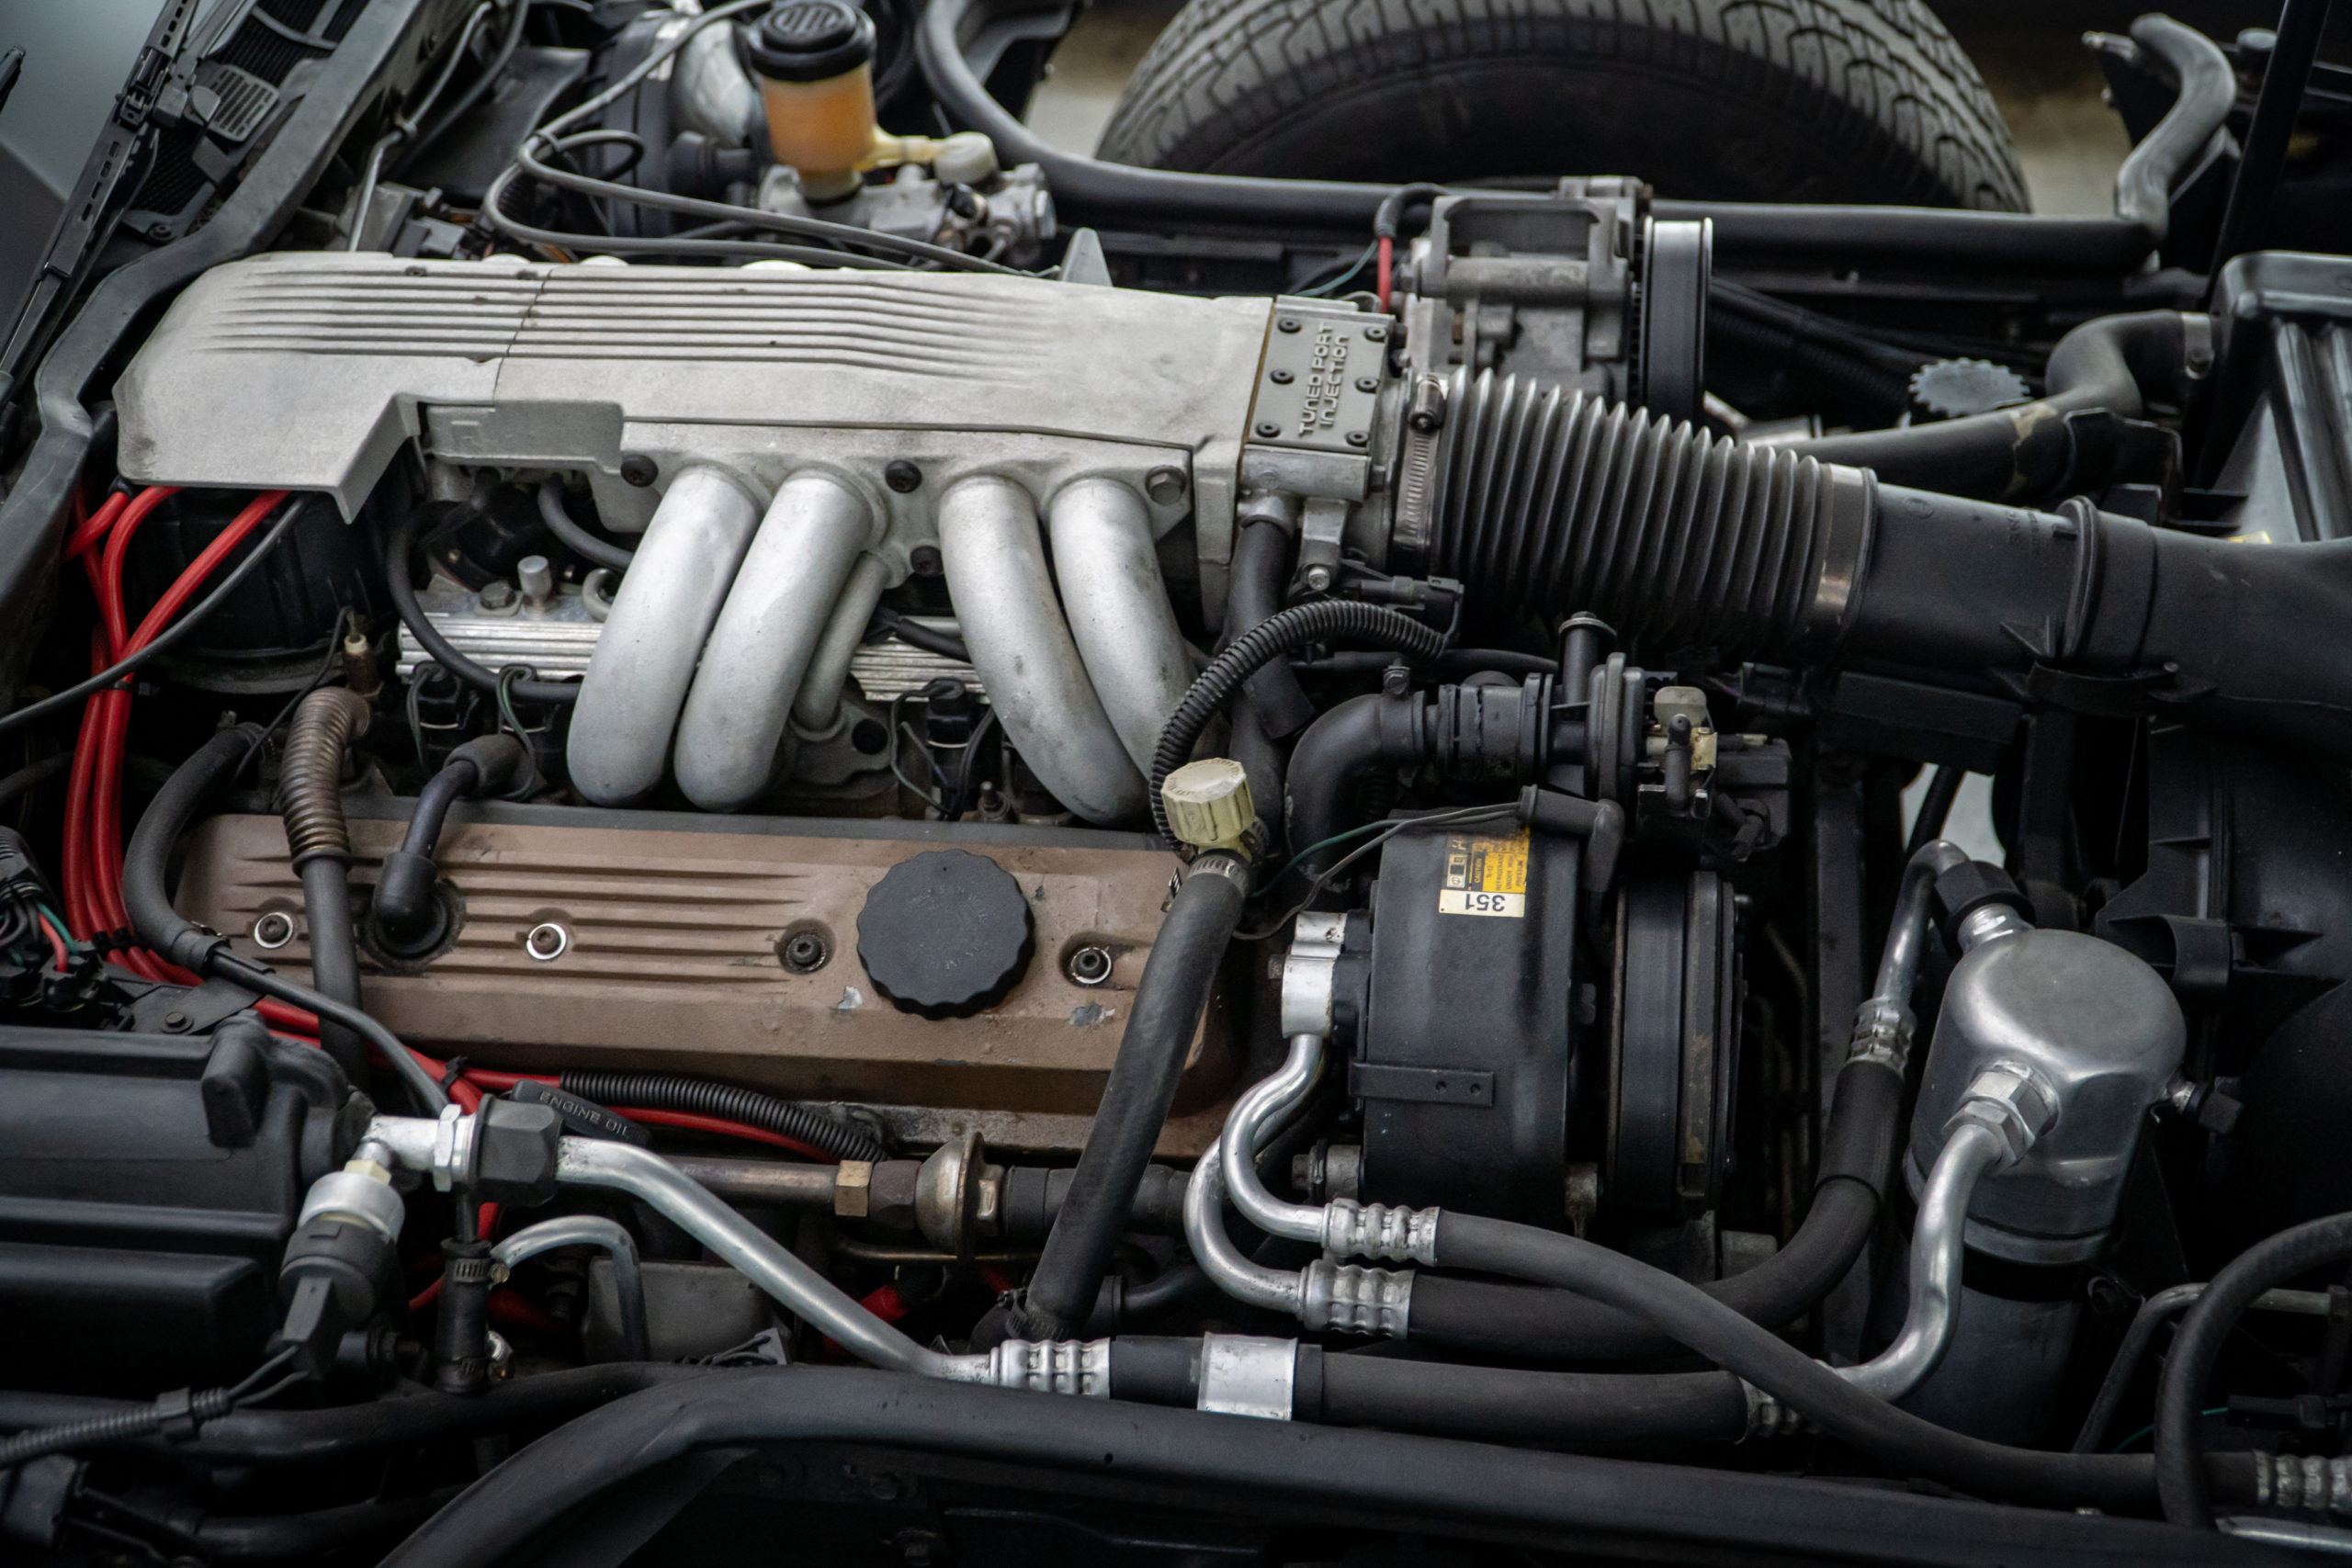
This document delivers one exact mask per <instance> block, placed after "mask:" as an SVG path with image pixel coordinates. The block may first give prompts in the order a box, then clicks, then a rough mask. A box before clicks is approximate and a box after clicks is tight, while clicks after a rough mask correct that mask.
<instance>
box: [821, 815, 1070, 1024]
mask: <svg viewBox="0 0 2352 1568" xmlns="http://www.w3.org/2000/svg"><path fill="white" fill-rule="evenodd" d="M1035 945H1036V936H1035V929H1034V926H1033V924H1032V922H1031V919H1030V917H1029V900H1028V899H1027V898H1026V897H1023V894H1022V892H1021V884H1019V883H1018V882H1015V881H1014V880H1013V879H1012V873H1010V872H1008V871H1006V870H1005V869H1004V868H1003V867H1002V866H1001V865H999V864H997V863H996V862H994V861H992V860H990V859H989V858H988V857H987V856H986V855H976V854H973V853H971V852H968V851H965V850H931V851H928V852H924V853H922V854H919V855H916V856H914V857H913V858H912V859H910V860H902V861H900V862H899V863H898V864H896V865H894V866H892V867H891V868H890V869H889V872H888V874H885V875H884V876H883V878H882V880H881V881H879V882H877V883H876V884H875V885H874V889H873V891H872V892H870V893H868V894H866V896H865V908H862V909H860V910H859V911H858V914H857V957H858V961H859V962H860V963H862V964H865V973H866V976H867V977H868V978H870V979H872V980H873V982H874V985H875V987H876V989H877V990H879V991H880V992H881V993H882V994H883V995H884V996H886V997H888V998H890V1000H891V1001H893V1002H894V1003H896V1004H897V1005H898V1006H899V1009H900V1010H902V1011H906V1012H911V1013H919V1014H921V1015H922V1017H924V1018H968V1017H970V1016H971V1015H972V1014H973V1013H976V1012H980V1011H983V1010H986V1009H988V1008H991V1007H994V1006H995V1005H996V1004H997V1003H998V1002H1001V1001H1002V1000H1003V999H1004V998H1005V996H1006V995H1007V994H1008V993H1009V992H1011V991H1012V987H1013V986H1014V985H1015V984H1017V983H1018V982H1019V981H1020V979H1021V976H1022V972H1023V970H1025V969H1026V968H1028V966H1029V955H1030V953H1032V952H1033V951H1034V950H1035Z"/></svg>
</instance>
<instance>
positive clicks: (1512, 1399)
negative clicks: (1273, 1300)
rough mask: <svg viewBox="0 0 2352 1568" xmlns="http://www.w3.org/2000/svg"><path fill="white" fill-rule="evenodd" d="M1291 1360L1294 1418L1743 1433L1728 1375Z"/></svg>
mask: <svg viewBox="0 0 2352 1568" xmlns="http://www.w3.org/2000/svg"><path fill="white" fill-rule="evenodd" d="M1414 1288H1415V1290H1416V1292H1418V1291H1419V1284H1418V1282H1417V1283H1416V1285H1415V1287H1414ZM1115 1353H1116V1352H1115V1350H1114V1354H1115ZM1301 1359H1302V1362H1303V1363H1304V1362H1306V1361H1309V1360H1311V1361H1312V1362H1314V1363H1315V1364H1316V1365H1317V1367H1318V1368H1319V1371H1320V1372H1321V1376H1320V1378H1319V1379H1313V1378H1302V1379H1301V1380H1300V1382H1301V1384H1302V1388H1303V1391H1304V1390H1312V1391H1313V1394H1312V1398H1313V1403H1312V1404H1311V1405H1310V1406H1308V1407H1306V1408H1301V1409H1298V1410H1296V1411H1295V1413H1294V1414H1295V1416H1297V1417H1298V1418H1299V1419H1301V1420H1306V1421H1320V1422H1325V1423H1328V1424H1329V1425H1331V1426H1335V1427H1386V1428H1388V1429H1389V1430H1391V1431H1399V1432H1430V1433H1436V1434H1441V1435H1444V1436H1449V1437H1457V1438H1476V1439H1478V1440H1479V1441H1481V1442H1489V1443H1492V1442H1510V1441H1522V1442H1538V1443H1552V1444H1559V1445H1563V1446H1570V1447H1576V1448H1604V1447H1613V1446H1617V1445H1621V1444H1625V1443H1643V1442H1660V1441H1668V1442H1732V1441H1736V1440H1737V1439H1738V1438H1742V1437H1745V1436H1746V1435H1747V1427H1748V1412H1747V1392H1746V1391H1745V1390H1743V1389H1742V1388H1741V1387H1740V1386H1739V1380H1738V1379H1737V1378H1736V1377H1733V1376H1732V1375H1731V1374H1730V1373H1729V1372H1664V1373H1658V1374H1656V1375H1653V1376H1646V1377H1628V1376H1625V1375H1623V1374H1621V1373H1613V1372H1540V1371H1521V1370H1520V1369H1517V1368H1502V1367H1460V1366H1450V1365H1447V1364H1444V1363H1442V1362H1437V1361H1407V1360H1401V1359H1397V1358H1395V1357H1391V1356H1340V1355H1326V1354H1324V1353H1323V1352H1322V1351H1319V1350H1316V1349H1315V1348H1313V1347H1312V1346H1308V1347H1306V1348H1303V1349H1302V1352H1301ZM1317 1383H1319V1385H1320V1386H1319V1387H1317V1386H1316V1385H1317Z"/></svg>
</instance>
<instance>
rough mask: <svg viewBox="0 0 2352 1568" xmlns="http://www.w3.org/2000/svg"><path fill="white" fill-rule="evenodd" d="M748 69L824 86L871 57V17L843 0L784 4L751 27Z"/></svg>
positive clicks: (777, 78) (793, 0)
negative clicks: (750, 64) (820, 83)
mask: <svg viewBox="0 0 2352 1568" xmlns="http://www.w3.org/2000/svg"><path fill="white" fill-rule="evenodd" d="M744 52H745V53H746V54H748V55H749V56H750V57H751V61H752V70H754V71H757V72H758V73H760V74H761V75H763V76H766V77H769V78H771V79H772V80H775V81H778V82H824V81H830V80H831V78H833V77H835V76H839V75H841V74H842V73H844V72H848V71H854V70H856V69H857V68H858V67H859V66H861V65H864V64H865V63H866V62H868V61H870V60H872V59H873V58H874V19H873V18H872V17H868V16H867V15H866V14H865V12H864V11H862V10H860V9H858V8H857V7H856V6H853V5H851V4H849V0H785V4H783V5H781V6H777V7H776V8H775V10H773V11H770V12H769V13H768V14H767V17H766V19H765V20H763V21H762V22H761V23H760V25H759V26H758V27H756V28H752V36H751V39H750V41H749V43H748V45H747V46H746V48H745V50H744Z"/></svg>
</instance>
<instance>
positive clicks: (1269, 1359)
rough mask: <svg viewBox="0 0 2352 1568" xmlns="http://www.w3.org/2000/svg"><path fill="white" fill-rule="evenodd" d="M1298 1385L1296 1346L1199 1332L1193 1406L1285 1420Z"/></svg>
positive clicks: (1250, 1336) (1256, 1337)
mask: <svg viewBox="0 0 2352 1568" xmlns="http://www.w3.org/2000/svg"><path fill="white" fill-rule="evenodd" d="M1297 1384H1298V1346H1297V1345H1296V1344H1295V1342H1293V1341H1291V1340H1288V1339H1270V1338H1267V1337H1262V1336H1260V1335H1255V1334H1204V1335H1202V1336H1201V1393H1200V1397H1199V1399H1198V1400H1196V1401H1195V1402H1194V1404H1193V1408H1194V1409H1196V1410H1213V1411H1216V1412H1219V1413H1221V1414H1223V1415H1227V1416H1257V1417H1258V1418H1259V1419H1260V1420H1261V1421H1287V1420H1289V1419H1290V1418H1291V1411H1292V1408H1293V1402H1294V1400H1295V1397H1296V1392H1297Z"/></svg>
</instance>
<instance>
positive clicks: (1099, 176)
mask: <svg viewBox="0 0 2352 1568" xmlns="http://www.w3.org/2000/svg"><path fill="white" fill-rule="evenodd" d="M997 8H998V7H997V6H994V5H991V4H988V3H986V0H931V3H930V4H928V5H926V6H923V8H922V20H921V22H920V24H919V26H918V28H917V29H916V33H915V54H916V59H917V60H918V61H919V62H921V64H922V74H923V80H924V82H925V83H926V84H927V85H929V86H930V88H931V91H932V96H934V97H935V98H937V99H938V100H939V103H940V106H941V107H942V108H943V109H944V111H945V112H946V114H947V116H948V117H949V118H950V119H951V120H953V121H954V122H956V124H958V125H961V126H965V127H968V128H969V129H971V130H978V131H980V132H982V133H984V134H985V135H986V136H987V137H988V138H989V141H992V142H994V143H995V144H996V150H997V159H998V162H1000V163H1001V164H1004V165H1005V166H1006V167H1008V168H1010V167H1012V165H1014V164H1036V165H1037V166H1038V167H1039V168H1040V169H1041V170H1042V171H1043V172H1044V174H1045V176H1046V186H1047V188H1048V189H1050V190H1051V191H1052V192H1053V197H1054V207H1055V210H1056V212H1057V215H1058V216H1059V217H1060V218H1061V220H1063V221H1064V222H1065V223H1069V224H1097V225H1102V226H1105V227H1112V228H1136V227H1143V228H1150V227H1153V226H1157V225H1164V224H1169V223H1182V222H1184V221H1188V220H1191V221H1199V222H1205V223H1220V224H1231V225H1236V226H1240V227H1267V228H1275V229H1280V230H1283V231H1297V230H1299V229H1302V228H1307V229H1312V228H1324V229H1331V230H1339V231H1347V232H1351V233H1357V234H1362V233H1363V232H1365V231H1367V230H1368V229H1369V228H1370V227H1371V225H1372V223H1373V222H1374V220H1375V218H1376V217H1377V216H1378V214H1379V211H1380V208H1381V204H1382V203H1383V202H1385V201H1386V200H1387V199H1389V198H1390V197H1392V196H1394V195H1395V194H1396V193H1397V186H1393V185H1356V184H1350V183H1347V182H1345V181H1340V180H1283V179H1265V178H1258V177H1253V176H1248V175H1196V174H1180V173H1176V172H1173V171H1170V170H1166V169H1139V168H1133V167H1130V166H1128V165H1126V164H1105V163H1103V162H1101V161H1099V160H1097V159H1093V158H1089V157H1085V156H1082V155H1080V154H1078V153H1074V152H1062V151H1060V150H1059V149H1057V148H1056V147H1053V146H1051V145H1049V144H1048V143H1047V142H1046V141H1044V140H1043V139H1042V138H1040V137H1039V136H1038V135H1037V134H1036V132H1035V131H1033V130H1030V129H1029V128H1028V127H1027V126H1025V125H1023V124H1022V123H1021V121H1020V120H1019V119H1017V118H1014V116H1013V115H1012V113H1010V112H1009V111H1008V110H1006V108H1005V107H1004V106H1003V105H1001V104H1000V103H998V102H997V101H996V100H995V99H994V98H992V97H990V96H989V92H988V89H987V87H985V86H984V85H982V84H981V82H980V79H979V77H978V74H976V73H974V72H973V70H972V66H971V62H969V61H968V60H967V59H966V58H965V57H964V53H963V47H962V46H963V43H964V41H965V39H966V37H967V34H970V33H973V32H977V31H978V27H977V26H974V25H972V24H973V23H974V22H975V20H976V19H977V21H978V22H979V23H981V24H985V22H986V21H987V20H988V19H989V17H991V15H992V14H993V13H994V12H995V11H996V10H997ZM1650 211H1651V214H1652V215H1653V216H1654V217H1657V218H1660V219H1664V220H1668V221H1695V220H1700V219H1706V220H1712V221H1713V224H1714V225H1715V254H1717V256H1718V257H1722V256H1726V255H1739V254H1764V255H1772V256H1815V257H1822V256H1829V257H1835V258H1837V259H1838V260H1839V261H1840V262H1842V263H1844V264H1845V265H1853V263H1855V262H1856V261H1858V260H1861V259H1865V258H1867V259H1871V260H1876V261H1883V262H1903V261H1910V262H1917V263H1921V264H1924V265H1928V266H1931V267H1934V268H1936V269H1938V270H1944V269H1964V268H1969V267H1980V266H1996V267H2017V268H2034V269H2040V270H2045V271H2051V272H2062V273H2121V272H2129V271H2131V270H2133V269H2135V268H2137V267H2138V266H2139V265H2140V264H2141V263H2142V262H2143V261H2145V260H2146V259H2147V255H2148V253H2149V252H2150V251H2152V250H2154V248H2155V243H2156V237H2155V236H2154V235H2152V234H2150V233H2149V232H2148V231H2147V230H2145V229H2144V228H2143V227H2141V226H2140V225H2139V224H2136V223H2130V222H2125V221H2123V220H2120V219H2114V218H2037V217H2034V216H2032V215H2031V214H2030V213H2019V212H1977V211H1966V210H1947V209H1939V208H1929V207H1832V206H1804V205H1797V204H1788V203H1779V202H1710V201H1654V202H1652V203H1651V204H1650Z"/></svg>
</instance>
